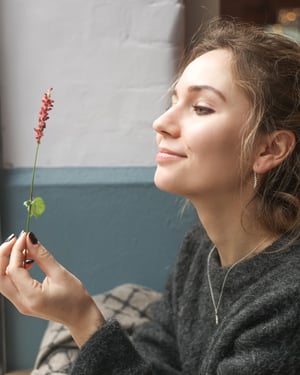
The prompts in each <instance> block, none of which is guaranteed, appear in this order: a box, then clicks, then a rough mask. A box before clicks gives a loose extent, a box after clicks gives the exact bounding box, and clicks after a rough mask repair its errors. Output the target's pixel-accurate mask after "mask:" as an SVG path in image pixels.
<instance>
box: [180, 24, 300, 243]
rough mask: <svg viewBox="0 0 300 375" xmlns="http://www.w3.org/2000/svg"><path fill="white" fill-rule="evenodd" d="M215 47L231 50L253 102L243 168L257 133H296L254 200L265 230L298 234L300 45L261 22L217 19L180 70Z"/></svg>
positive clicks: (246, 129) (238, 76)
mask: <svg viewBox="0 0 300 375" xmlns="http://www.w3.org/2000/svg"><path fill="white" fill-rule="evenodd" d="M215 49H226V50H229V51H230V52H231V53H232V64H233V65H232V69H233V74H234V76H235V78H236V84H237V85H238V86H239V87H240V88H241V89H242V90H243V91H244V93H245V94H246V96H247V97H248V99H249V101H250V104H251V110H250V113H249V117H248V121H247V123H246V124H245V127H244V129H243V140H242V149H241V157H242V159H241V160H242V166H244V167H245V161H248V165H250V162H249V161H250V160H251V155H252V152H253V148H254V146H255V141H256V139H257V138H258V137H259V134H262V133H271V132H273V131H276V130H282V129H286V130H289V131H292V132H293V133H294V134H295V137H296V146H295V148H294V150H293V151H292V152H291V154H290V155H289V156H288V157H287V158H286V159H285V161H284V162H283V163H281V164H280V165H279V166H278V167H276V168H274V169H272V170H270V171H269V172H267V173H265V174H264V175H263V176H262V178H261V179H260V181H259V185H258V188H257V189H256V190H255V196H254V198H253V200H254V201H255V202H256V203H257V204H256V210H257V218H258V220H259V222H260V223H261V225H263V226H264V227H265V228H266V229H267V230H269V231H271V232H272V233H276V234H283V233H287V232H294V236H293V237H294V238H300V231H299V228H300V45H299V44H298V43H296V42H295V41H293V40H291V39H290V38H288V37H286V36H283V35H280V34H276V33H272V32H268V31H266V30H265V29H263V28H261V27H258V26H254V25H250V24H245V23H241V22H239V21H237V20H234V19H215V20H212V21H211V22H210V23H209V24H208V25H207V26H206V27H205V30H201V33H200V34H199V37H198V39H197V41H196V43H195V42H194V43H193V49H192V51H191V52H190V54H189V56H188V57H187V59H186V61H185V62H184V65H183V67H182V69H181V72H182V70H183V69H184V67H186V65H187V64H189V63H190V62H191V61H192V60H194V59H195V58H196V57H198V56H200V55H202V54H204V53H206V52H209V51H211V50H215ZM248 173H249V171H248Z"/></svg>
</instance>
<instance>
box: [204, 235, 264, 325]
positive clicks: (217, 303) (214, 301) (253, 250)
mask: <svg viewBox="0 0 300 375" xmlns="http://www.w3.org/2000/svg"><path fill="white" fill-rule="evenodd" d="M265 241H266V238H264V239H263V240H262V241H261V242H260V243H259V244H258V245H256V246H255V247H254V249H252V250H251V251H249V253H247V254H246V255H244V256H243V257H242V258H241V259H239V260H237V261H236V262H235V263H233V264H232V265H231V266H230V267H229V268H228V270H227V272H226V274H225V276H224V280H223V283H222V286H221V290H220V296H219V299H218V302H216V300H215V296H214V292H213V288H212V283H211V278H210V271H209V268H210V258H211V255H212V253H213V252H214V250H215V249H216V246H213V247H212V248H211V250H210V252H209V254H208V257H207V280H208V286H209V291H210V296H211V300H212V303H213V307H214V310H215V319H216V325H218V324H219V315H218V312H219V308H220V304H221V300H222V297H223V292H224V287H225V284H226V281H227V278H228V275H229V273H230V272H231V270H232V269H233V268H234V267H235V266H236V265H237V264H239V263H241V262H242V261H243V260H245V259H246V258H248V257H249V256H250V255H251V254H253V253H254V252H255V251H256V250H257V249H258V248H259V246H260V245H262V244H263V243H264V242H265Z"/></svg>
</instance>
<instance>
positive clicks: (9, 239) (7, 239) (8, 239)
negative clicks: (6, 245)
mask: <svg viewBox="0 0 300 375" xmlns="http://www.w3.org/2000/svg"><path fill="white" fill-rule="evenodd" d="M14 237H16V236H15V234H14V233H12V234H11V235H10V236H8V237H7V238H6V240H5V241H4V242H9V241H11V240H12V239H13V238H14Z"/></svg>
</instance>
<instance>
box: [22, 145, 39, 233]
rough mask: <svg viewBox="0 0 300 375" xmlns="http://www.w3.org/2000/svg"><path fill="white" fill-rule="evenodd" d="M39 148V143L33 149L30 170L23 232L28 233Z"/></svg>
mask: <svg viewBox="0 0 300 375" xmlns="http://www.w3.org/2000/svg"><path fill="white" fill-rule="evenodd" d="M39 146H40V143H39V142H37V143H36V148H35V157H34V163H33V168H32V176H31V185H30V190H29V202H30V204H29V206H28V211H27V221H26V228H25V232H26V233H28V232H29V226H30V220H31V216H32V215H31V206H32V201H33V187H34V179H35V171H36V164H37V159H38V153H39Z"/></svg>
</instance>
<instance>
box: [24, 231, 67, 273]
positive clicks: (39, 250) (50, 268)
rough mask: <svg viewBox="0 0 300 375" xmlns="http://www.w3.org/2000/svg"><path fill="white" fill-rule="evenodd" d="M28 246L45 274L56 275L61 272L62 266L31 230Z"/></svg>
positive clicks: (32, 256) (27, 241) (31, 255)
mask: <svg viewBox="0 0 300 375" xmlns="http://www.w3.org/2000/svg"><path fill="white" fill-rule="evenodd" d="M26 248H27V249H28V251H29V254H30V257H31V258H33V259H34V260H35V262H36V263H37V265H38V266H39V267H40V268H41V270H42V271H43V272H44V273H45V275H47V276H49V277H54V276H55V275H56V274H57V273H58V272H61V270H62V266H61V265H60V264H59V263H58V262H57V261H56V259H55V258H54V257H53V256H52V255H51V254H50V252H49V251H48V250H47V249H46V248H45V247H44V246H43V245H42V244H41V243H40V242H39V241H38V239H37V237H36V236H35V234H34V233H32V232H29V233H28V234H27V236H26Z"/></svg>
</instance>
